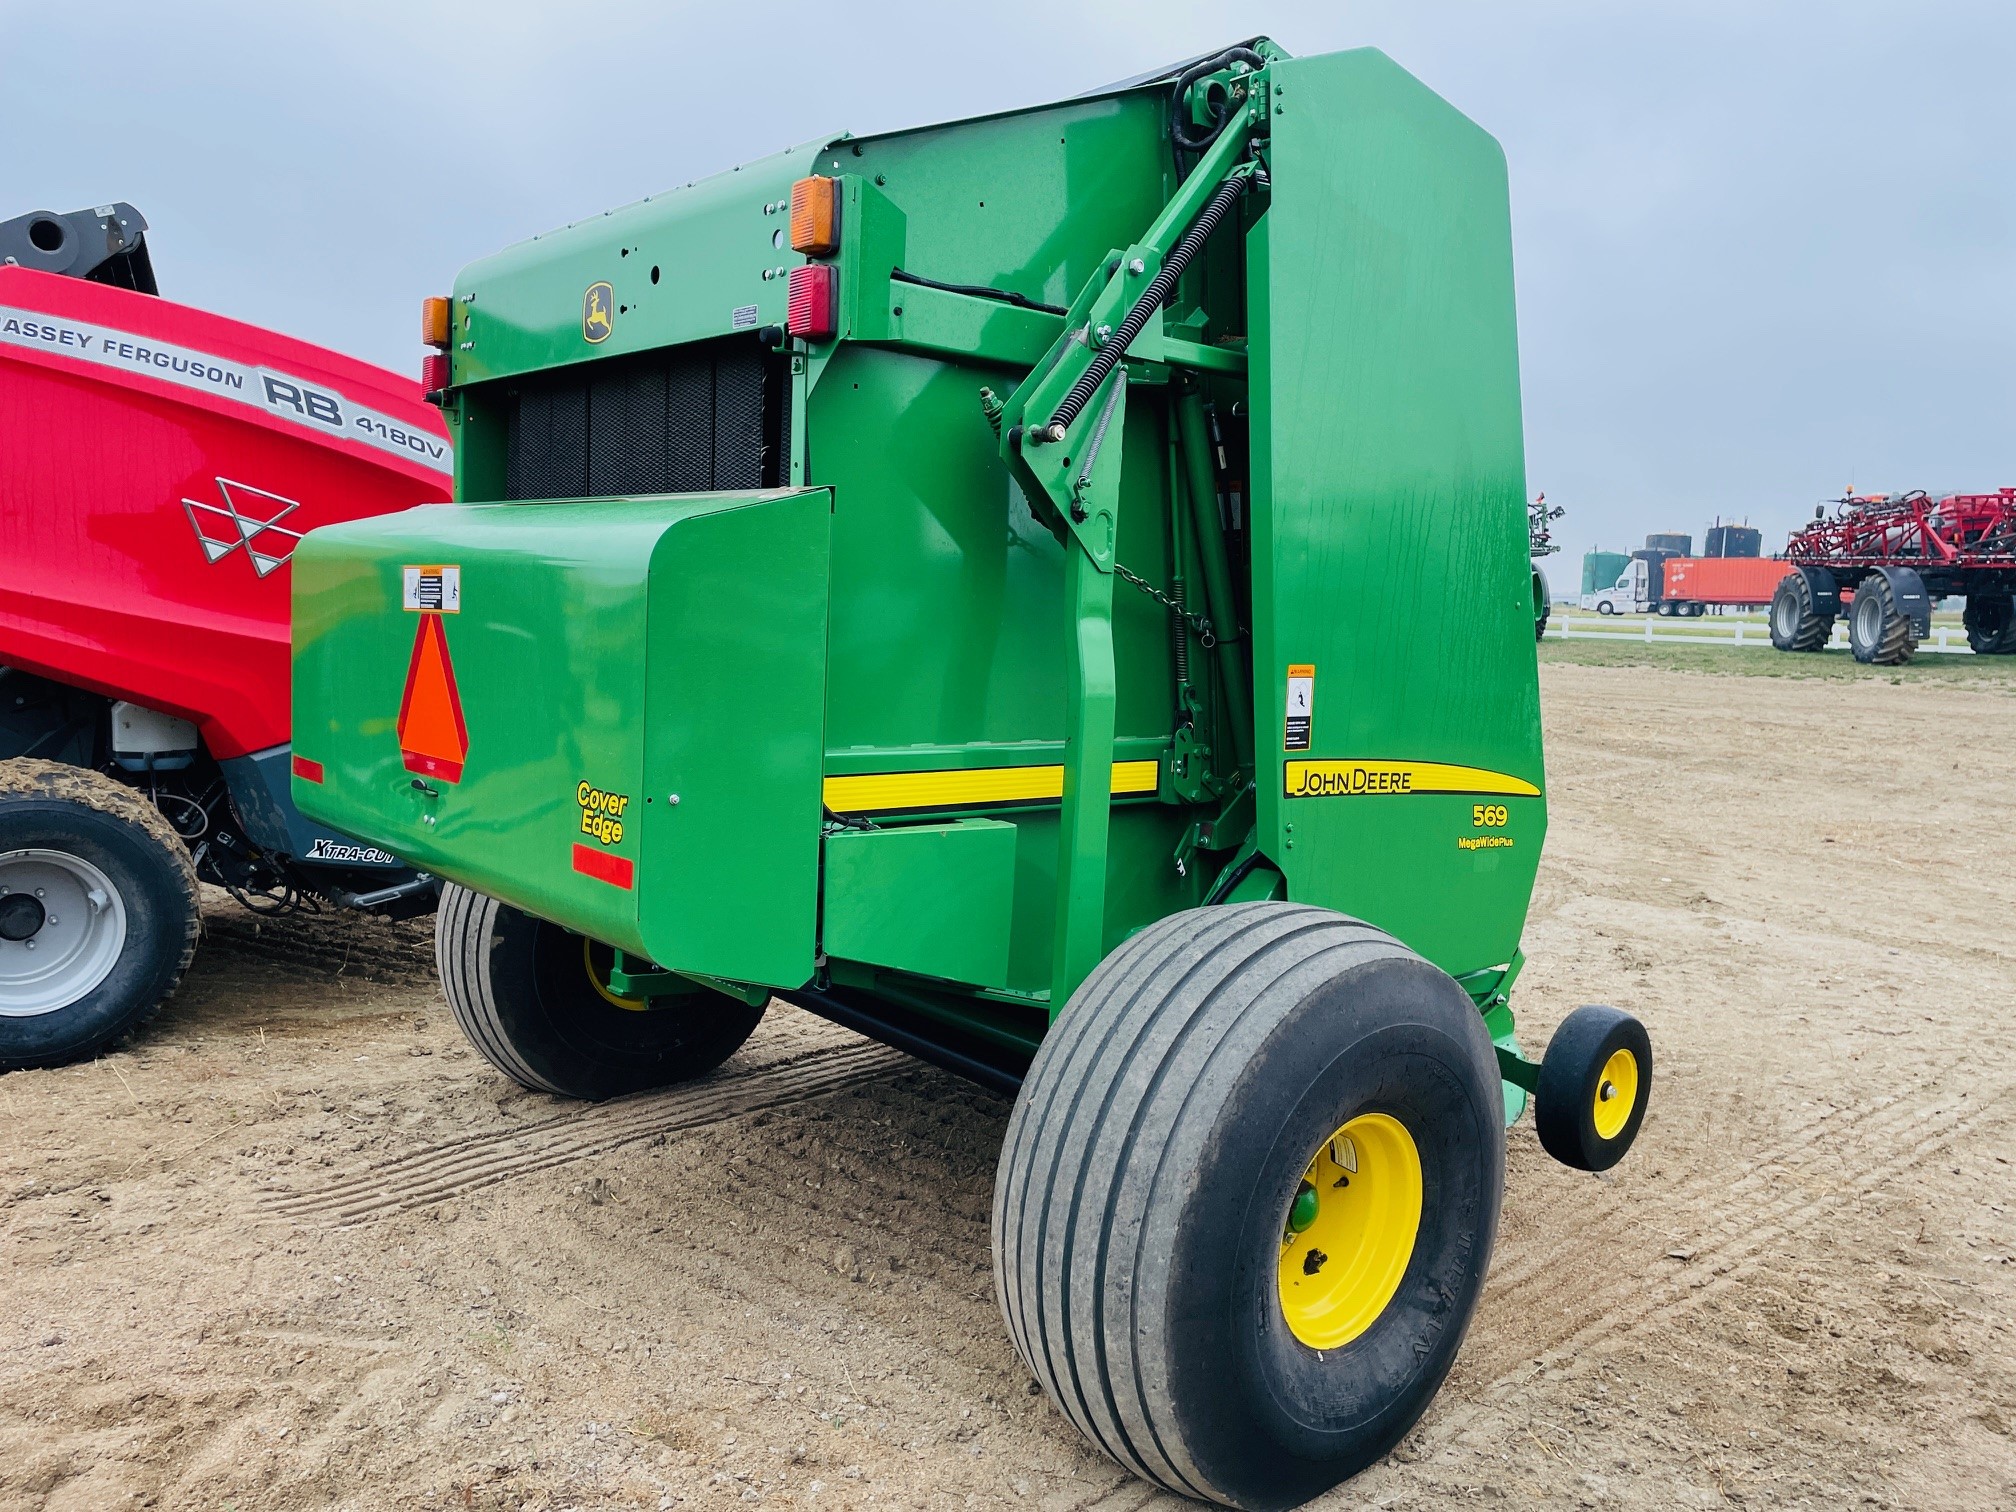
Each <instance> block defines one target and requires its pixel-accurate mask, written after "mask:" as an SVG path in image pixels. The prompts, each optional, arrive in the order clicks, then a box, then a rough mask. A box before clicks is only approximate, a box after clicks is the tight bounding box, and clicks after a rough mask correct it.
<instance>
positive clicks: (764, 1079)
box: [258, 1042, 914, 1228]
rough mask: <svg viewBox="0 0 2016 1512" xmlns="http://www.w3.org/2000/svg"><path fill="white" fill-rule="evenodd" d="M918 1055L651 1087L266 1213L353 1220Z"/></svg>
mask: <svg viewBox="0 0 2016 1512" xmlns="http://www.w3.org/2000/svg"><path fill="white" fill-rule="evenodd" d="M913 1064H914V1063H913V1062H912V1061H911V1060H910V1059H909V1058H908V1057H907V1056H904V1055H902V1054H900V1053H898V1052H897V1051H894V1050H890V1049H888V1048H886V1047H885V1046H882V1045H878V1044H873V1043H868V1042H855V1043H850V1044H841V1045H834V1046H831V1047H827V1048H822V1049H817V1050H811V1051H807V1052H806V1053H805V1054H803V1055H800V1056H796V1057H793V1058H791V1059H789V1060H783V1061H776V1062H772V1063H771V1064H769V1065H766V1066H763V1067H761V1068H759V1069H756V1070H752V1071H746V1072H743V1073H741V1074H739V1075H733V1076H725V1077H718V1078H716V1079H714V1080H712V1081H707V1082H702V1083H699V1084H697V1085H693V1086H687V1087H679V1088H675V1089H671V1090H668V1091H664V1092H654V1093H647V1094H645V1095H643V1096H640V1097H629V1098H624V1099H621V1100H620V1101H616V1102H609V1103H602V1104H598V1105H596V1106H593V1107H587V1108H582V1109H579V1110H577V1111H573V1112H569V1113H565V1114H562V1115H560V1116H558V1117H555V1118H549V1119H545V1120H542V1121H541V1122H539V1123H536V1124H529V1125H525V1126H523V1127H519V1128H513V1129H500V1130H495V1131H492V1132H490V1133H484V1134H472V1135H468V1136H466V1137H464V1138H461V1139H454V1140H449V1141H447V1142H445V1143H442V1144H435V1145H427V1146H423V1147H422V1148H420V1149H418V1150H413V1151H410V1152H409V1153H407V1154H404V1155H400V1156H397V1157H394V1158H392V1159H388V1160H380V1161H374V1162H372V1163H371V1164H369V1165H367V1166H365V1167H363V1168H362V1169H360V1170H355V1171H352V1172H350V1173H349V1174H347V1175H343V1176H339V1177H337V1178H336V1179H334V1180H333V1181H329V1182H327V1183H324V1184H321V1185H318V1186H314V1187H309V1188H305V1189H302V1190H298V1191H291V1192H271V1193H265V1194H262V1195H261V1197H260V1198H259V1201H258V1206H259V1208H260V1209H261V1211H262V1213H263V1215H264V1216H266V1217H269V1218H282V1219H290V1220H294V1221H297V1222H299V1221H311V1222H319V1223H324V1224H328V1225H331V1226H335V1227H342V1228H347V1227H350V1226H351V1225H354V1224H360V1223H368V1222H371V1221H374V1220H376V1219H380V1218H385V1217H389V1216H391V1215H393V1214H395V1213H403V1212H411V1211H413V1210H414V1209H417V1208H424V1207H430V1206H433V1205H434V1204H436V1203H441V1202H447V1201H449V1200H450V1199H452V1198H456V1197H460V1196H463V1195H465V1194H467V1193H469V1192H473V1191H476V1190H479V1189H480V1188H483V1187H487V1186H494V1185H496V1184H497V1183H499V1182H503V1181H510V1180H512V1179H514V1178H516V1177H519V1176H526V1175H530V1174H532V1173H533V1172H535V1171H544V1170H548V1169H551V1168H552V1167H554V1166H559V1165H566V1164H570V1163H572V1162H574V1161H578V1160H586V1159H588V1158H590V1157H592V1156H596V1155H602V1154H606V1153H608V1152H609V1151H611V1150H615V1149H619V1148H621V1147H622V1146H625V1145H631V1144H637V1143H640V1142H641V1141H643V1140H647V1139H652V1138H655V1137H657V1136H659V1135H661V1134H674V1133H680V1132H683V1131H685V1130H688V1129H696V1128H702V1127H705V1126H707V1125H709V1124H716V1123H723V1122H726V1121H727V1120H729V1119H731V1118H740V1117H743V1116H744V1115H745V1114H750V1113H761V1112H765V1111H768V1110H770V1109H773V1108H782V1107H788V1106H790V1105H792V1104H794V1103H801V1102H806V1101H808V1100H810V1099H813V1098H818V1097H825V1096H829V1095H831V1094H832V1093H835V1092H841V1091H845V1090H846V1089H847V1088H849V1087H855V1086H859V1085H861V1084H863V1083H864V1082H869V1081H881V1080H886V1079H888V1078H889V1077H892V1076H895V1075H897V1074H898V1073H900V1072H902V1071H905V1070H908V1069H910V1068H911V1067H912V1065H913Z"/></svg>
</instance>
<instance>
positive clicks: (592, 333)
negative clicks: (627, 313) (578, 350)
mask: <svg viewBox="0 0 2016 1512" xmlns="http://www.w3.org/2000/svg"><path fill="white" fill-rule="evenodd" d="M615 299H616V291H615V290H614V289H612V288H610V287H609V285H607V284H606V283H594V284H590V285H588V292H587V293H586V294H583V295H582V296H581V336H582V339H583V340H586V341H591V342H601V341H607V340H608V339H609V333H610V332H611V331H613V330H615V329H616V307H615Z"/></svg>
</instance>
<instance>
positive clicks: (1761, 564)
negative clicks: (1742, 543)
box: [1664, 526, 1787, 604]
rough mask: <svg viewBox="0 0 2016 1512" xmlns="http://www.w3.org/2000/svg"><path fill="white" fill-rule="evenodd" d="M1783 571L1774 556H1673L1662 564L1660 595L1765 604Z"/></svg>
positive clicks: (1688, 600)
mask: <svg viewBox="0 0 2016 1512" xmlns="http://www.w3.org/2000/svg"><path fill="white" fill-rule="evenodd" d="M1730 528H1732V529H1735V528H1739V527H1733V526H1732V527H1730ZM1786 571H1787V568H1786V566H1785V564H1784V563H1783V562H1782V561H1779V560H1778V559H1777V558H1775V557H1675V558H1673V559H1672V560H1671V561H1669V562H1667V563H1666V572H1665V584H1664V597H1665V598H1667V599H1669V600H1676V601H1679V602H1682V603H1695V604H1768V603H1770V602H1771V595H1772V594H1773V593H1774V592H1776V591H1777V588H1778V583H1779V580H1780V579H1782V578H1783V577H1784V576H1785V573H1786Z"/></svg>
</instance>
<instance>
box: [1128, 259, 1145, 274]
mask: <svg viewBox="0 0 2016 1512" xmlns="http://www.w3.org/2000/svg"><path fill="white" fill-rule="evenodd" d="M1127 271H1128V272H1129V273H1146V272H1147V271H1148V264H1147V263H1145V262H1143V261H1142V260H1141V259H1140V258H1138V257H1137V258H1135V259H1134V261H1132V262H1130V263H1129V264H1127Z"/></svg>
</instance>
